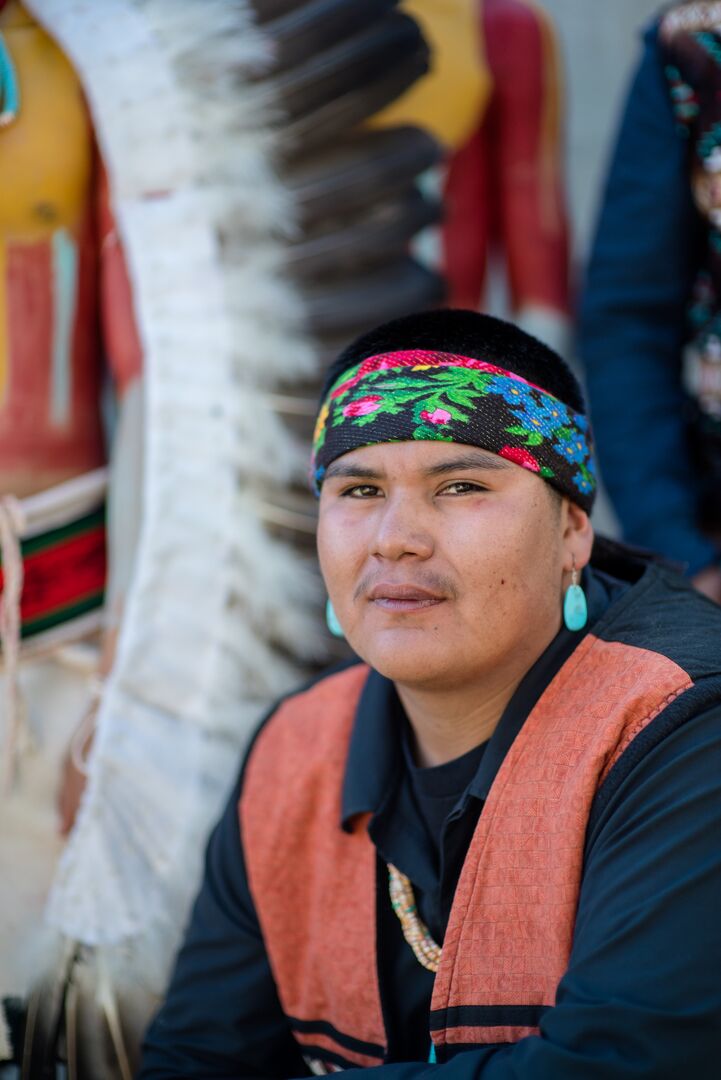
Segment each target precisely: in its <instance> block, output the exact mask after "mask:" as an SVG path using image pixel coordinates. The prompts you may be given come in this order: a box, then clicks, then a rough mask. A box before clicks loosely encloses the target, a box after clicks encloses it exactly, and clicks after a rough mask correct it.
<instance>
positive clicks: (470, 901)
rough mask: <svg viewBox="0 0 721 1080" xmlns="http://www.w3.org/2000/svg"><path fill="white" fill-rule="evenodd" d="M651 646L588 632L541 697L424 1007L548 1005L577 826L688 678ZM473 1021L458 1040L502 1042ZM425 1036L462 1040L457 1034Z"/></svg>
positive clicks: (579, 845) (501, 776)
mask: <svg viewBox="0 0 721 1080" xmlns="http://www.w3.org/2000/svg"><path fill="white" fill-rule="evenodd" d="M692 685H693V684H692V682H691V680H690V679H689V677H688V675H687V674H686V672H685V671H683V670H682V669H681V668H679V667H678V666H677V665H676V664H674V663H673V662H672V661H671V660H669V659H667V658H666V657H664V656H661V655H659V654H658V653H653V652H649V651H647V650H644V649H639V648H636V647H634V646H631V645H622V644H619V643H618V642H606V641H602V640H601V639H599V638H596V637H594V636H593V635H592V634H589V635H588V636H587V637H586V638H585V639H584V640H583V641H582V642H581V644H580V645H579V646H578V648H577V649H576V651H575V653H574V654H573V656H572V657H571V659H570V660H569V661H568V662H567V663H566V664H565V665H564V666H563V668H562V669H561V670H560V672H559V673H558V674H557V676H556V678H555V679H554V680H553V681H552V683H551V685H550V686H549V688H548V689H547V690H546V692H545V693H544V694H543V695H542V697H541V699H540V700H539V702H538V703H537V705H536V707H535V708H534V709H533V711H532V712H531V715H530V716H529V717H528V719H527V720H526V722H525V724H524V725H523V727H522V728H521V731H520V733H519V735H518V737H517V738H516V740H515V742H514V743H513V745H512V747H511V749H510V750H509V752H508V754H507V756H506V758H505V760H504V762H503V765H502V766H501V768H500V770H499V772H498V775H497V776H496V779H495V781H494V783H493V785H492V787H491V790H490V793H489V796H488V799H487V800H486V805H485V807H484V809H483V813H482V814H481V817H480V819H479V822H478V827H477V829H476V832H475V834H474V836H473V840H472V841H471V846H470V848H469V851H468V855H467V857H466V860H465V863H464V865H463V870H462V872H461V877H460V879H459V882H458V887H457V889H456V895H455V898H454V901H453V907H452V910H451V915H450V919H449V922H448V928H447V930H446V936H445V939H444V943H443V961H442V963H441V967H440V969H439V971H438V975H437V977H436V981H435V985H434V988H433V1001H432V1005H431V1008H432V1009H433V1010H434V1011H435V1010H443V1009H446V1008H449V1007H451V1008H452V1007H453V1006H456V1005H553V1004H554V1002H555V999H556V988H557V986H558V983H559V981H560V979H561V976H562V975H563V973H564V971H565V969H566V967H567V964H568V957H569V955H570V951H571V941H572V936H573V926H574V921H575V916H576V907H577V903H578V892H579V888H580V883H581V870H582V863H583V848H584V842H585V837H586V824H587V822H588V815H589V813H590V809H591V803H592V802H593V797H594V795H595V793H596V791H597V789H598V786H599V784H600V783H601V780H602V779H603V777H604V776H605V775H606V772H607V771H608V769H609V768H610V767H611V765H612V764H613V763H614V762H615V761H616V760H617V759H618V757H619V756H620V754H621V753H622V751H623V749H625V747H626V746H627V745H628V742H629V741H630V737H635V736H636V735H637V734H638V733H639V732H640V731H642V730H643V728H644V727H646V725H647V724H649V723H650V722H651V720H652V719H653V718H654V717H655V716H656V715H658V713H659V712H660V711H661V710H662V709H663V708H664V707H665V706H666V705H667V704H668V703H669V702H670V701H672V700H673V699H674V698H675V697H677V696H678V695H679V694H681V693H683V691H684V690H687V689H689V688H690V687H691V686H692ZM519 1030H520V1031H521V1034H524V1032H523V1031H522V1029H518V1028H512V1027H509V1028H497V1027H496V1028H482V1027H478V1028H473V1029H467V1030H466V1031H465V1032H464V1039H463V1041H470V1042H477V1043H493V1042H507V1041H513V1040H514V1039H518V1038H519V1037H520V1035H519ZM436 1041H437V1042H438V1044H439V1045H443V1044H444V1043H446V1042H458V1041H461V1040H460V1038H459V1036H458V1034H457V1032H456V1031H449V1032H439V1033H438V1035H437V1037H436Z"/></svg>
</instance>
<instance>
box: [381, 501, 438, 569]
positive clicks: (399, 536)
mask: <svg viewBox="0 0 721 1080" xmlns="http://www.w3.org/2000/svg"><path fill="white" fill-rule="evenodd" d="M425 510H426V512H425V514H424V513H423V507H422V506H420V505H419V503H418V501H417V500H415V499H413V498H410V497H408V496H404V495H394V496H392V497H389V498H386V499H385V500H384V502H383V504H382V508H380V513H379V515H378V518H377V525H376V529H375V531H374V534H373V538H372V551H371V554H372V555H375V556H377V557H378V558H382V559H393V560H396V559H401V558H403V557H404V556H406V555H409V556H415V557H416V558H419V559H428V558H430V556H431V555H432V554H433V549H434V542H433V535H432V532H431V530H430V529H429V527H428V520H427V515H428V508H427V507H426V508H425Z"/></svg>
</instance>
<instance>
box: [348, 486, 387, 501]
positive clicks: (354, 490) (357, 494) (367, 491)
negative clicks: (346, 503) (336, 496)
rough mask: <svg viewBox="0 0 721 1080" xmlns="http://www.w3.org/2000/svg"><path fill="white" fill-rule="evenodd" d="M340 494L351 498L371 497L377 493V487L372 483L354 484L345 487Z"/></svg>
mask: <svg viewBox="0 0 721 1080" xmlns="http://www.w3.org/2000/svg"><path fill="white" fill-rule="evenodd" d="M341 494H342V495H343V496H348V497H349V498H351V499H372V498H373V496H374V495H378V494H379V489H378V488H377V487H374V486H373V484H356V485H355V487H350V488H346V490H345V491H343V492H341Z"/></svg>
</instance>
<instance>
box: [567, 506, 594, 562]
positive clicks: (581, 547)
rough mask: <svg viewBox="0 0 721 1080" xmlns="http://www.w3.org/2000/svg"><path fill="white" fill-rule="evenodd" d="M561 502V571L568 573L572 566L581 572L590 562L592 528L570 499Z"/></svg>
mask: <svg viewBox="0 0 721 1080" xmlns="http://www.w3.org/2000/svg"><path fill="white" fill-rule="evenodd" d="M563 501H564V508H563V509H564V513H563V569H564V571H566V572H567V573H570V572H571V570H572V569H573V567H574V565H575V567H576V569H577V570H583V568H584V566H586V565H587V564H588V563H589V562H590V561H591V549H592V548H593V526H592V525H591V519H590V518H589V516H588V514H587V513H586V511H585V510H582V509H581V507H580V506H577V505H576V503H574V502H571V500H570V499H564V500H563Z"/></svg>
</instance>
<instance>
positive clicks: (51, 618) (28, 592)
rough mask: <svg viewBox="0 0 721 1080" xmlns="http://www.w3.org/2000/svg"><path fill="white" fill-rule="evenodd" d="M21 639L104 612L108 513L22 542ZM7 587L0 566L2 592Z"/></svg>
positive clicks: (97, 511)
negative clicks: (87, 615) (106, 522)
mask: <svg viewBox="0 0 721 1080" xmlns="http://www.w3.org/2000/svg"><path fill="white" fill-rule="evenodd" d="M20 550H21V553H22V558H23V568H24V581H23V591H22V597H21V601H20V616H21V622H22V631H21V636H22V638H23V639H25V638H29V637H32V636H34V635H35V634H39V633H42V632H43V631H45V630H51V629H52V628H53V627H55V626H59V625H60V624H61V623H65V622H69V621H70V620H71V619H75V618H77V617H78V616H80V615H85V614H87V613H88V612H90V611H94V610H95V609H97V608H99V607H101V606H102V604H103V602H104V599H105V579H106V575H107V553H106V545H105V508H104V507H102V508H101V509H99V510H96V511H94V512H93V513H91V514H87V515H85V516H84V517H82V518H79V519H78V520H77V521H73V522H71V523H70V524H68V525H63V526H61V527H60V528H57V529H50V530H49V531H48V532H45V533H42V534H41V535H40V536H33V537H32V538H30V539H28V540H23V541H21V544H20ZM2 586H3V574H2V562H1V561H0V588H2Z"/></svg>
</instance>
